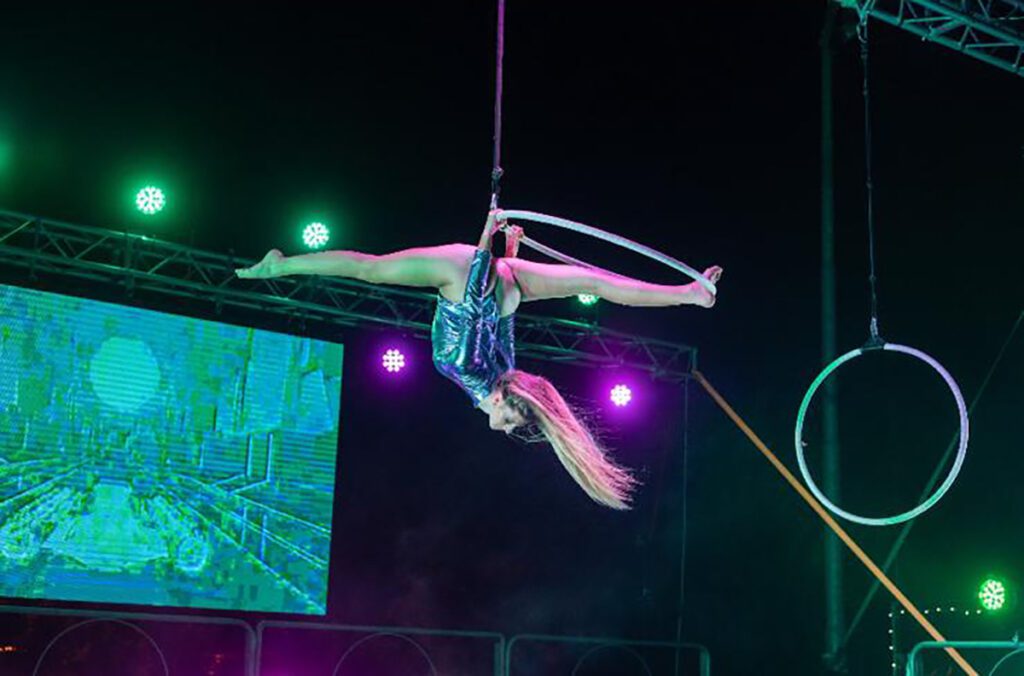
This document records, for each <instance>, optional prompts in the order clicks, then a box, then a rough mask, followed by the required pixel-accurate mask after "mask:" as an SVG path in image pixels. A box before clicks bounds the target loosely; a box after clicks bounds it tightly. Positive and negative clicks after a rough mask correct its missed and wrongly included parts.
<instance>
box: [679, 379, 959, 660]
mask: <svg viewBox="0 0 1024 676" xmlns="http://www.w3.org/2000/svg"><path fill="white" fill-rule="evenodd" d="M693 375H694V377H695V378H696V379H697V382H699V383H700V384H701V385H702V386H703V387H704V389H705V390H707V391H708V394H710V395H711V398H712V399H714V400H715V403H717V404H718V405H719V406H721V407H722V410H723V411H725V414H726V415H727V416H729V418H731V419H732V421H733V422H734V423H736V426H737V427H739V428H740V430H741V431H742V432H743V434H745V435H747V438H748V439H750V441H751V442H753V444H754V445H755V446H757V450H759V451H761V454H762V455H764V457H765V458H767V459H768V462H770V463H771V464H772V465H774V466H775V469H777V470H778V471H779V474H781V475H782V476H783V478H784V479H785V480H786V481H788V482H789V485H790V486H792V487H793V488H794V489H795V490H796V492H797V493H799V494H800V497H802V498H803V499H804V501H805V502H807V504H808V505H810V506H811V509H813V510H814V511H815V512H817V514H818V516H820V517H821V520H822V521H824V522H825V523H826V524H827V525H828V527H829V528H831V529H832V530H833V531H834V532H835V534H836V535H838V536H839V539H840V540H842V541H843V542H844V543H845V544H846V546H847V547H849V548H850V551H852V552H853V553H854V554H855V555H856V556H857V558H858V559H860V562H861V563H863V564H864V565H865V566H866V567H867V569H868V570H869V571H871V574H872V575H874V576H875V577H876V578H878V581H879V582H881V583H882V586H884V587H885V588H886V589H888V590H889V593H891V594H892V595H893V596H894V597H896V600H897V601H899V602H900V605H902V606H903V607H904V608H906V609H907V612H908V613H910V615H911V617H913V618H914V619H915V620H917V623H918V624H920V625H921V626H922V627H923V628H924V630H925V631H927V632H928V633H929V634H930V635H931V637H932V638H934V639H935V640H936V641H940V642H943V643H945V641H946V639H945V638H944V637H943V636H942V634H940V633H939V630H938V629H936V628H935V627H934V626H933V625H932V623H931V622H929V621H928V618H926V617H925V616H924V615H922V614H921V611H920V610H918V609H917V606H915V605H914V604H913V603H911V602H910V599H908V598H907V597H906V595H905V594H904V593H903V592H901V591H900V589H899V587H897V586H896V585H895V584H893V582H892V580H890V579H889V578H888V576H887V575H886V574H885V573H883V572H882V569H881V568H879V567H878V566H877V565H876V564H875V562H874V561H872V560H871V557H869V556H868V555H867V554H866V553H865V552H864V550H863V549H861V548H860V546H859V545H858V544H857V543H856V542H854V541H853V538H851V537H850V536H849V534H848V533H847V532H846V531H845V530H843V528H842V526H840V525H839V524H838V523H836V520H835V519H833V518H832V515H831V514H829V513H828V512H827V511H826V510H825V508H824V507H822V506H821V503H820V502H818V501H817V500H816V499H815V498H814V496H812V495H811V494H810V492H809V491H808V490H807V489H806V488H804V485H803V484H802V483H800V482H799V481H797V478H796V477H795V476H793V473H792V472H790V471H789V468H787V467H786V466H785V465H783V464H782V461H781V460H779V459H778V458H777V457H776V456H775V454H774V453H772V452H771V449H769V448H768V447H767V446H766V445H765V443H764V442H763V441H761V439H760V438H758V436H757V435H756V434H754V431H753V430H752V429H750V427H749V426H748V425H747V423H745V422H743V419H742V418H740V416H739V414H737V413H736V411H734V410H733V408H732V406H730V405H729V403H728V402H727V401H726V400H725V399H723V398H722V395H720V394H719V393H718V391H717V390H716V389H715V388H714V387H712V386H711V383H709V382H708V381H707V378H705V377H704V374H703V373H701V372H700V371H694V372H693ZM946 652H947V653H949V656H950V657H952V658H953V660H954V661H955V662H956V663H957V664H958V665H959V666H960V668H961V669H963V670H964V673H966V674H969V675H970V676H978V672H977V671H975V670H974V667H972V666H971V665H970V664H968V662H967V660H965V659H964V657H963V655H961V654H960V653H959V652H957V650H956V649H955V648H946Z"/></svg>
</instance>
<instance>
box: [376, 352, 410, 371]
mask: <svg viewBox="0 0 1024 676" xmlns="http://www.w3.org/2000/svg"><path fill="white" fill-rule="evenodd" d="M381 363H382V364H383V366H384V368H385V369H386V370H387V372H388V373H398V372H399V371H401V370H402V369H404V368H405V355H404V354H402V352H401V350H395V349H391V350H388V351H387V352H385V353H384V357H383V359H382V360H381Z"/></svg>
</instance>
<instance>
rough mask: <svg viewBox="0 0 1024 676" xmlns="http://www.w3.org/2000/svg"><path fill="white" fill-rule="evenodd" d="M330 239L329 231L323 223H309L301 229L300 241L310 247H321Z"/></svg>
mask: <svg viewBox="0 0 1024 676" xmlns="http://www.w3.org/2000/svg"><path fill="white" fill-rule="evenodd" d="M330 239H331V231H330V230H328V229H327V226H326V225H324V224H323V223H319V222H316V223H310V224H309V225H307V226H306V229H305V230H303V231H302V241H303V243H304V244H305V245H306V246H307V247H309V248H310V249H321V248H323V247H324V246H326V245H327V242H328V240H330Z"/></svg>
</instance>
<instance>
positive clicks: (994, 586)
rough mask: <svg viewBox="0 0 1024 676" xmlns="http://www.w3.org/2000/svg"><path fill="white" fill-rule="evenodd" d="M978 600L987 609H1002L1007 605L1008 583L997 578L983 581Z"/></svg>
mask: <svg viewBox="0 0 1024 676" xmlns="http://www.w3.org/2000/svg"><path fill="white" fill-rule="evenodd" d="M978 601H979V602H980V603H981V607H982V608H984V609H985V610H1001V609H1002V607H1003V606H1005V605H1006V585H1004V584H1003V583H1002V582H1000V581H999V580H996V579H995V578H989V579H987V580H985V581H984V582H982V583H981V587H980V588H979V589H978Z"/></svg>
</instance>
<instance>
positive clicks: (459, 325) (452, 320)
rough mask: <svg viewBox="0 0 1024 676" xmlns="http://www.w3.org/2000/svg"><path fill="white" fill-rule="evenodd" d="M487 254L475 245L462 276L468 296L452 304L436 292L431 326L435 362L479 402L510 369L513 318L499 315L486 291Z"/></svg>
mask: <svg viewBox="0 0 1024 676" xmlns="http://www.w3.org/2000/svg"><path fill="white" fill-rule="evenodd" d="M490 270H491V254H490V252H487V251H482V250H480V249H477V251H476V254H474V256H473V263H472V265H470V268H469V276H468V279H467V280H466V295H465V297H464V298H463V300H462V302H461V303H453V302H451V301H450V300H448V299H447V298H445V297H443V296H441V295H438V297H437V310H436V311H435V312H434V323H433V326H432V328H431V342H432V343H433V349H434V366H435V367H436V368H437V370H438V371H440V372H441V374H442V375H444V376H445V377H447V378H449V379H450V380H452V381H454V382H455V384H456V385H458V386H459V387H461V388H462V389H463V390H465V392H466V394H468V395H469V396H470V398H472V399H473V404H474V405H476V406H479V405H480V402H481V401H483V400H484V399H485V398H486V397H487V395H489V394H490V393H491V391H492V390H493V389H494V384H495V382H496V381H497V380H498V378H499V377H500V376H501V375H502V374H504V373H506V372H507V371H509V370H511V369H514V368H515V365H516V362H515V338H514V335H513V328H514V327H513V324H514V322H513V318H512V315H509V316H508V317H499V314H498V301H497V299H496V298H495V297H494V293H493V292H492V293H490V294H487V295H484V294H485V293H486V291H487V280H488V276H489V274H490Z"/></svg>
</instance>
